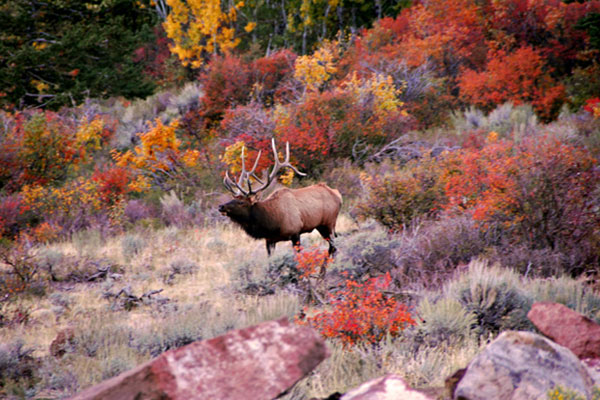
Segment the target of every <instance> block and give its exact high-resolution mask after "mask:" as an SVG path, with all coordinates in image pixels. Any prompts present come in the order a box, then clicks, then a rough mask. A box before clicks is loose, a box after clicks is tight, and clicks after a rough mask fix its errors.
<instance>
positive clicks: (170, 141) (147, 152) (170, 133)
mask: <svg viewBox="0 0 600 400" xmlns="http://www.w3.org/2000/svg"><path fill="white" fill-rule="evenodd" d="M155 123H156V125H155V126H154V127H152V129H150V130H149V131H148V132H145V133H143V134H141V135H140V140H141V142H142V143H141V144H140V145H138V146H136V147H135V148H134V149H133V152H132V151H130V150H128V151H126V152H125V153H123V154H119V153H117V152H112V157H113V159H114V160H115V162H116V164H117V166H119V167H132V168H134V169H148V170H150V171H155V170H157V169H160V170H163V171H167V170H169V169H170V161H171V160H172V159H174V158H176V157H177V156H178V155H179V146H180V145H181V142H180V141H179V139H177V136H176V135H175V130H176V129H177V127H178V126H179V121H178V120H174V121H173V122H171V124H169V125H168V126H165V125H163V123H162V122H161V121H160V120H159V119H158V118H157V119H156V121H155Z"/></svg>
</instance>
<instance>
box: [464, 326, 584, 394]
mask: <svg viewBox="0 0 600 400" xmlns="http://www.w3.org/2000/svg"><path fill="white" fill-rule="evenodd" d="M593 383H594V382H593V379H592V377H591V376H590V374H589V372H588V370H587V368H586V367H585V366H584V365H583V364H582V363H581V361H580V360H579V359H578V358H577V357H576V356H575V355H574V354H573V353H572V352H571V351H570V350H569V349H567V348H566V347H563V346H561V345H559V344H556V343H554V342H552V341H551V340H548V339H547V338H545V337H543V336H541V335H538V334H535V333H531V332H516V331H507V332H504V333H502V334H500V336H498V338H497V339H496V340H494V341H493V342H492V343H490V344H489V345H488V346H487V347H486V348H485V349H484V350H483V351H482V352H481V353H480V354H479V355H478V356H477V357H476V358H475V359H474V360H473V361H472V362H471V363H470V364H469V366H468V367H467V371H466V372H465V375H464V377H463V378H462V379H461V381H460V382H459V383H458V386H457V387H456V390H455V392H454V399H462V400H487V399H503V400H504V399H506V400H508V399H513V400H529V399H546V397H547V393H548V391H549V390H551V389H553V388H554V387H555V386H557V385H560V386H562V387H563V388H568V389H570V390H575V391H577V392H579V393H580V394H582V395H584V396H585V397H586V398H590V396H591V392H592V386H593Z"/></svg>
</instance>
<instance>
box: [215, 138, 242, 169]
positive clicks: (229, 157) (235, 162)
mask: <svg viewBox="0 0 600 400" xmlns="http://www.w3.org/2000/svg"><path fill="white" fill-rule="evenodd" d="M245 146H246V144H245V143H244V142H242V141H239V142H235V143H234V144H232V145H229V146H227V147H226V148H225V152H224V153H223V156H221V161H222V162H223V163H224V164H225V165H226V166H227V169H228V170H229V171H230V172H232V173H234V174H237V173H238V172H240V171H241V170H242V158H241V157H242V148H244V147H245Z"/></svg>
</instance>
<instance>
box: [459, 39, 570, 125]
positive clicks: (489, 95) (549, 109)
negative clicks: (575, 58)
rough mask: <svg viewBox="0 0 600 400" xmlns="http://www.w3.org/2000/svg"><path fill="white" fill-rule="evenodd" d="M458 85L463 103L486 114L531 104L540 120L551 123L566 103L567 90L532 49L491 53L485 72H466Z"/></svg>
mask: <svg viewBox="0 0 600 400" xmlns="http://www.w3.org/2000/svg"><path fill="white" fill-rule="evenodd" d="M458 82H459V87H460V97H461V99H463V100H464V101H465V102H467V103H470V104H473V105H475V106H478V107H481V108H483V109H485V110H491V109H493V108H494V107H495V106H497V105H499V104H502V103H505V102H508V101H510V102H513V103H514V104H521V103H524V102H529V103H531V104H532V105H533V107H534V108H535V109H536V111H537V112H538V114H539V115H540V116H541V117H543V118H545V119H551V118H553V117H555V116H556V113H557V112H558V110H559V108H560V105H561V104H562V102H563V101H564V99H565V88H564V86H563V85H561V84H559V83H557V82H555V81H554V79H553V78H552V77H551V75H550V68H549V67H548V66H547V65H546V62H545V60H544V58H543V57H542V55H541V53H540V52H539V51H538V50H535V49H533V48H532V47H529V46H525V47H521V48H519V49H517V50H515V51H514V52H512V53H507V52H505V51H503V50H499V51H497V52H491V53H490V55H489V58H488V62H487V65H486V68H485V69H484V70H483V71H480V72H477V71H475V70H471V69H466V70H464V71H463V72H462V73H461V75H460V76H459V77H458Z"/></svg>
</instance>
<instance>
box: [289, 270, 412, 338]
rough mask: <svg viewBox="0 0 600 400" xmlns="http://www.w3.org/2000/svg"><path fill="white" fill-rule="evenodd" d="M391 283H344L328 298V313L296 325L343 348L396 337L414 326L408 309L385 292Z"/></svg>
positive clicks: (384, 280) (383, 278)
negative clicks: (305, 327) (305, 326)
mask: <svg viewBox="0 0 600 400" xmlns="http://www.w3.org/2000/svg"><path fill="white" fill-rule="evenodd" d="M391 282H392V278H391V276H390V275H389V274H385V275H383V276H381V277H377V278H370V279H368V280H367V281H366V282H364V283H361V282H357V281H354V280H346V282H345V285H344V287H343V288H342V289H340V290H339V292H338V293H336V294H331V295H330V296H329V305H330V309H328V310H325V311H321V312H318V313H316V314H315V315H313V316H309V317H306V318H305V319H304V320H299V321H300V322H301V323H305V324H308V325H311V326H313V327H314V328H315V329H317V330H318V331H319V332H321V334H322V335H323V336H325V337H327V338H332V339H336V340H339V341H341V343H342V344H343V345H344V346H353V345H356V344H360V343H367V344H375V343H378V342H380V341H381V340H382V339H384V338H385V337H386V336H388V335H389V336H391V337H394V336H398V335H399V334H400V333H401V332H402V331H403V330H404V329H405V328H406V327H408V326H410V325H414V323H415V322H414V320H413V318H412V316H411V314H410V312H409V311H408V308H407V307H406V306H405V305H404V304H401V303H399V302H398V301H397V300H396V299H395V298H394V297H393V295H391V294H389V293H387V292H386V291H387V290H389V289H390V287H391Z"/></svg>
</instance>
